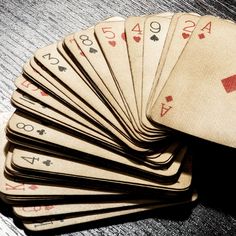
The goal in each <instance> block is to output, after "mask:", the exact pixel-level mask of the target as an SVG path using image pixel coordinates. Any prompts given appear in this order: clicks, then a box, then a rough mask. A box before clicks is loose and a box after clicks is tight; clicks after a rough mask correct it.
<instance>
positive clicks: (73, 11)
mask: <svg viewBox="0 0 236 236" xmlns="http://www.w3.org/2000/svg"><path fill="white" fill-rule="evenodd" d="M163 11H173V12H179V11H187V12H189V11H192V12H196V13H199V14H202V15H206V14H211V15H215V16H220V17H223V18H228V19H231V20H236V14H235V13H236V1H235V0H232V1H229V0H227V1H210V0H196V1H193V0H192V1H191V0H187V1H186V0H180V1H177V0H176V1H167V0H149V1H147V0H136V1H135V0H132V1H128V0H122V1H118V0H97V1H89V0H81V1H76V0H69V1H65V0H61V1H59V0H58V1H57V0H52V1H46V0H40V1H36V0H18V1H17V0H15V1H14V0H13V1H9V0H0V111H11V110H13V108H12V107H11V105H10V96H11V93H12V91H13V90H14V84H13V81H14V79H15V78H16V77H17V76H18V75H19V74H20V73H21V71H22V66H23V64H24V63H25V62H26V61H27V59H29V58H30V57H31V56H32V55H33V53H34V51H35V50H36V49H37V48H41V47H44V46H46V45H48V44H50V43H52V42H55V41H57V40H59V39H61V38H63V37H64V36H65V35H67V34H69V33H73V32H75V31H79V30H80V29H84V28H86V27H89V26H91V25H93V24H95V23H97V22H99V21H101V20H103V19H104V18H107V17H110V16H115V15H121V16H130V15H144V14H154V13H160V12H163ZM235 43H236V39H235ZM235 70H236V69H235ZM188 141H189V142H190V146H191V150H192V153H193V156H194V182H195V186H196V187H197V190H198V192H199V200H198V202H197V203H196V204H195V205H193V206H191V207H188V206H185V207H182V208H175V209H170V210H165V211H158V212H155V213H153V214H148V215H144V216H138V217H136V218H128V219H122V220H120V221H111V222H108V223H107V225H105V226H104V225H103V226H101V225H90V229H78V228H77V229H73V231H74V232H71V233H68V234H67V235H86V236H87V235H88V236H91V235H171V236H172V235H199V236H201V235H236V211H235V205H236V204H235V199H236V195H235V194H234V192H235V180H236V165H235V160H236V155H235V154H236V153H235V150H231V149H228V148H224V147H221V146H219V145H214V144H210V143H206V142H202V141H200V140H195V139H192V138H190V139H189V140H188ZM8 212H9V209H8V208H7V207H6V205H4V204H1V206H0V222H1V223H0V232H1V228H3V225H2V224H3V222H4V221H5V220H6V218H5V216H7V217H10V218H9V219H10V220H9V222H11V218H12V215H11V214H10V213H8ZM3 219H4V221H3ZM15 223H16V224H17V227H19V228H21V225H20V224H18V222H17V221H16V222H15ZM8 224H11V223H8ZM6 235H7V234H6ZM10 235H22V234H21V233H19V234H17V233H16V232H15V234H14V233H13V231H11V234H10ZM42 235H44V234H42Z"/></svg>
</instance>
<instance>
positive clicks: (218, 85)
mask: <svg viewBox="0 0 236 236" xmlns="http://www.w3.org/2000/svg"><path fill="white" fill-rule="evenodd" d="M222 36H223V38H222ZM235 37H236V25H235V24H232V23H231V22H227V21H224V20H221V19H218V18H215V17H212V16H205V17H202V18H201V19H200V20H199V22H198V25H197V26H196V28H195V30H194V32H193V33H192V36H191V38H190V40H189V42H188V44H187V45H186V47H185V49H184V51H183V53H182V55H181V57H180V58H179V60H178V63H177V64H176V66H175V67H174V69H173V71H172V73H171V74H170V77H169V79H168V81H167V83H166V85H165V86H164V88H163V90H162V91H161V94H160V96H159V97H158V98H157V100H156V102H155V104H154V106H153V107H152V112H151V118H152V120H153V121H155V122H158V123H160V124H163V125H166V126H168V127H171V128H174V129H177V130H180V131H182V132H185V133H188V134H191V135H194V136H197V137H200V138H203V139H207V140H210V141H213V142H216V143H220V144H223V145H226V146H230V147H234V148H235V147H236V137H235V132H236V123H235V119H234V117H235V114H236V107H235V105H234V103H235V102H234V101H235V96H236V93H235V87H236V86H235V84H236V75H235V73H236V72H235V66H234V64H233V63H232V58H233V57H234V55H235V53H236V47H235ZM222 39H224V40H222ZM199 52H201V53H199Z"/></svg>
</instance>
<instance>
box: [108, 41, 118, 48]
mask: <svg viewBox="0 0 236 236" xmlns="http://www.w3.org/2000/svg"><path fill="white" fill-rule="evenodd" d="M108 43H109V44H110V45H111V46H112V47H115V46H116V41H108Z"/></svg>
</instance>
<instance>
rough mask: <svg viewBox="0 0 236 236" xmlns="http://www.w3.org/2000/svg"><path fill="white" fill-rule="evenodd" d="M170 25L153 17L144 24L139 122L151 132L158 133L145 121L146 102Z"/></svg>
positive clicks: (166, 19)
mask: <svg viewBox="0 0 236 236" xmlns="http://www.w3.org/2000/svg"><path fill="white" fill-rule="evenodd" d="M170 23H171V18H164V17H160V16H159V15H157V16H156V15H154V16H149V17H147V18H146V20H145V24H144V45H143V76H142V82H143V83H142V109H141V122H142V124H143V126H145V127H146V128H147V129H151V130H153V132H158V131H156V128H154V127H153V125H152V124H151V123H150V122H149V121H148V120H147V117H146V110H147V102H148V98H149V94H150V92H151V88H152V86H153V82H154V78H155V74H156V70H157V67H158V64H159V60H160V58H161V54H162V49H163V47H164V43H165V40H166V37H167V33H168V29H169V26H170Z"/></svg>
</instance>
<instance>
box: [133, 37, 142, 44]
mask: <svg viewBox="0 0 236 236" xmlns="http://www.w3.org/2000/svg"><path fill="white" fill-rule="evenodd" d="M133 39H134V41H135V42H137V43H138V42H139V41H140V40H141V38H140V37H139V36H134V37H133Z"/></svg>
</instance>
